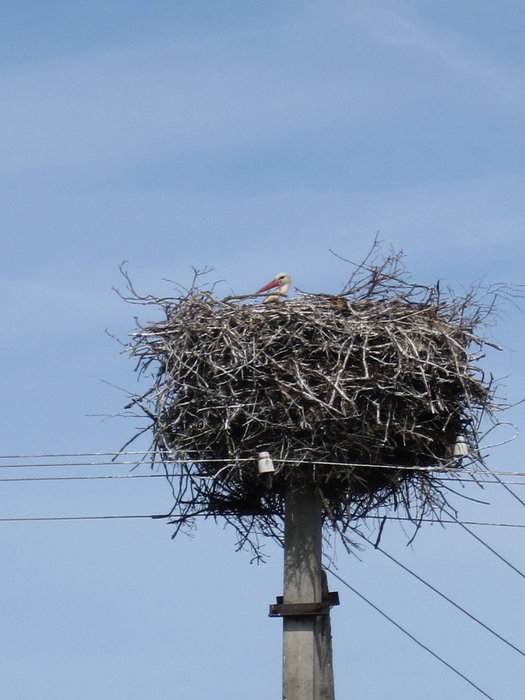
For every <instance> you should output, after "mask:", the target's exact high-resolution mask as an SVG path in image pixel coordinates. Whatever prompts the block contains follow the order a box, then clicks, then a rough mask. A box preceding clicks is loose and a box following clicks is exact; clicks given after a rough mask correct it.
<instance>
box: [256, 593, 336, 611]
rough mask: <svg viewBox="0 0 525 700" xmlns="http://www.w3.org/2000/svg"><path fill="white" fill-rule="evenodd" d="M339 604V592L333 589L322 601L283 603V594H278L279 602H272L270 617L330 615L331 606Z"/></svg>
mask: <svg viewBox="0 0 525 700" xmlns="http://www.w3.org/2000/svg"><path fill="white" fill-rule="evenodd" d="M334 605H339V593H338V592H337V591H332V592H330V593H328V595H327V596H326V597H324V598H323V600H322V601H321V602H320V603H283V596H282V595H278V596H277V603H271V604H270V612H269V613H268V615H269V617H302V616H303V615H328V614H329V613H330V608H331V607H333V606H334Z"/></svg>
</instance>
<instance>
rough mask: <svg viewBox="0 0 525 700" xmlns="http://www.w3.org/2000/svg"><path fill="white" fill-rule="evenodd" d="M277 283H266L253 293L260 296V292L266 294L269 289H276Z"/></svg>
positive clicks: (274, 281)
mask: <svg viewBox="0 0 525 700" xmlns="http://www.w3.org/2000/svg"><path fill="white" fill-rule="evenodd" d="M278 286H279V282H278V281H277V280H275V279H274V280H272V281H271V282H268V284H265V285H264V287H261V288H260V289H259V291H257V292H255V293H256V294H262V292H267V291H268V290H269V289H273V288H274V287H278Z"/></svg>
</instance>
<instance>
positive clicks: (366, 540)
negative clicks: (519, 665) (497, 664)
mask: <svg viewBox="0 0 525 700" xmlns="http://www.w3.org/2000/svg"><path fill="white" fill-rule="evenodd" d="M357 534H358V535H360V536H361V537H362V539H364V540H365V542H368V544H370V545H372V546H373V547H374V548H375V549H377V550H379V551H380V552H381V553H382V554H384V555H385V556H386V557H388V558H389V559H390V560H391V561H393V562H394V563H395V564H397V565H398V566H400V567H401V568H402V569H404V570H405V571H406V572H407V573H409V574H410V575H411V576H413V577H414V578H416V579H417V580H418V581H420V582H421V583H423V584H424V585H425V586H427V588H430V590H431V591H434V593H437V594H438V595H439V596H441V598H443V599H444V600H446V601H447V602H448V603H450V604H451V605H453V606H454V607H455V608H457V609H458V610H460V611H461V612H462V613H464V614H465V615H467V616H468V617H470V619H471V620H474V622H477V623H478V625H481V627H483V628H484V629H486V630H487V631H488V632H490V633H491V634H493V635H494V636H495V637H497V638H498V639H500V640H501V641H502V642H504V643H505V644H507V645H508V646H509V647H511V649H514V650H515V651H517V652H518V653H519V654H521V655H522V656H525V652H523V651H522V650H521V649H520V648H519V647H517V646H515V645H514V644H512V642H509V641H508V639H505V637H502V636H501V634H498V632H496V631H495V630H493V629H492V628H491V627H489V626H488V625H486V624H485V623H484V622H482V621H481V620H479V619H478V618H477V617H475V616H474V615H472V614H471V613H469V612H468V610H465V608H463V607H462V606H461V605H459V604H458V603H456V602H455V601H454V600H452V598H449V597H448V596H447V595H445V594H444V593H442V592H441V591H440V590H438V589H437V588H436V587H435V586H433V585H432V584H431V583H429V582H428V581H426V580H425V579H424V578H422V577H421V576H419V575H418V574H416V572H415V571H412V569H409V568H408V567H407V566H405V565H404V564H403V563H402V562H400V561H399V560H398V559H396V558H395V557H393V556H392V555H391V554H389V553H388V552H386V551H385V550H384V549H383V548H382V547H379V546H378V545H377V546H376V545H374V543H373V542H371V541H370V540H369V539H368V538H367V537H365V536H364V535H363V534H361V533H360V532H358V533H357Z"/></svg>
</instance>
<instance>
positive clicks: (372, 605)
mask: <svg viewBox="0 0 525 700" xmlns="http://www.w3.org/2000/svg"><path fill="white" fill-rule="evenodd" d="M327 571H329V573H330V574H332V576H334V577H335V578H336V579H338V581H340V582H341V583H342V584H343V585H344V586H346V587H347V588H348V589H349V590H351V591H352V593H355V595H357V596H358V597H359V598H361V600H363V601H364V602H365V603H367V604H368V605H370V606H371V607H372V608H373V609H374V610H376V612H378V613H379V614H380V615H382V616H383V617H384V618H386V619H387V620H388V621H389V622H390V623H392V624H393V625H394V626H395V627H397V628H398V629H399V630H400V631H401V632H403V633H404V634H405V635H406V636H407V637H409V638H410V639H411V640H412V641H413V642H415V643H416V644H417V645H418V646H420V647H421V648H422V649H424V650H425V651H427V652H428V653H429V654H431V655H432V656H433V657H434V658H435V659H437V660H438V661H440V662H441V663H442V664H444V665H445V666H446V667H447V668H449V669H450V670H451V671H453V672H454V673H455V674H457V675H458V676H459V677H460V678H462V679H463V680H464V681H466V682H467V683H468V684H469V685H471V686H472V687H473V688H475V689H476V690H477V691H478V692H480V693H481V694H482V695H484V696H485V697H486V698H488V699H489V700H495V698H493V697H492V695H489V694H488V693H487V692H485V691H484V690H483V689H482V688H480V687H479V685H477V684H476V683H474V681H472V680H470V678H468V677H467V676H466V675H465V674H464V673H462V672H461V671H459V670H458V669H457V668H456V667H455V666H452V664H451V663H449V662H448V661H446V660H445V659H444V658H443V657H442V656H440V655H439V654H437V653H436V652H435V651H433V650H432V649H430V647H428V646H427V645H426V644H424V643H423V642H421V641H420V640H419V639H417V638H416V637H415V636H414V635H413V634H412V633H411V632H409V631H408V630H407V629H406V628H405V627H403V626H402V625H400V624H399V622H396V620H394V619H393V618H392V617H390V615H388V614H387V613H385V612H384V611H383V610H381V609H380V608H379V607H378V606H377V605H375V604H374V603H372V601H371V600H369V599H368V598H366V597H365V596H364V595H363V594H362V593H360V592H359V591H358V590H356V589H355V588H354V587H353V586H351V585H350V584H349V583H348V581H345V580H344V579H343V578H342V577H341V576H339V574H337V573H336V572H335V571H334V570H333V569H332V568H331V567H329V568H328V569H327Z"/></svg>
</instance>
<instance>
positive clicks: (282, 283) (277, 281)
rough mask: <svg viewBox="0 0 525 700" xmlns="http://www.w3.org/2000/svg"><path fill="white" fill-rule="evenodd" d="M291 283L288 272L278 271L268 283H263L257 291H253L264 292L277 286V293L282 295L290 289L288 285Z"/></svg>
mask: <svg viewBox="0 0 525 700" xmlns="http://www.w3.org/2000/svg"><path fill="white" fill-rule="evenodd" d="M291 284H292V278H291V277H290V275H289V274H287V273H286V272H279V273H278V274H277V275H275V277H274V279H273V280H270V282H268V284H265V285H264V287H261V288H260V289H259V291H257V292H255V293H256V294H261V293H262V292H266V291H268V290H269V289H274V288H275V287H279V294H280V295H282V296H284V295H285V294H286V292H287V291H288V290H289V289H290V285H291Z"/></svg>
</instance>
